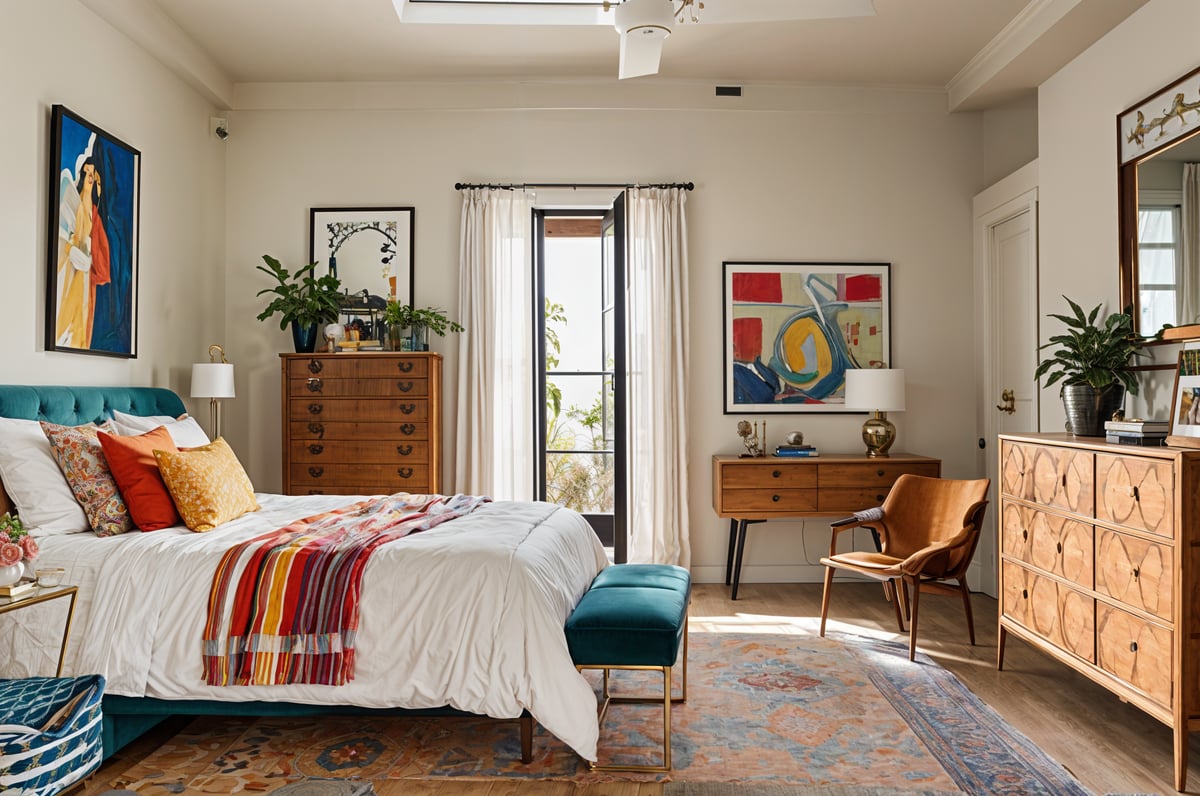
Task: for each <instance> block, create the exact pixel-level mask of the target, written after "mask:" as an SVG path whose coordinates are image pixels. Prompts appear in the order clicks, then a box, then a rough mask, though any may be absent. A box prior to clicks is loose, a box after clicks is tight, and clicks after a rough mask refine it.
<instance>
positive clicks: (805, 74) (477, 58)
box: [82, 0, 1146, 109]
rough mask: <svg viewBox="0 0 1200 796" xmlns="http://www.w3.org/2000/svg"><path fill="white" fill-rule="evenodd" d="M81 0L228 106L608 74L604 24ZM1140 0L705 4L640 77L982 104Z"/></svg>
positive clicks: (609, 43) (348, 3) (324, 0)
mask: <svg viewBox="0 0 1200 796" xmlns="http://www.w3.org/2000/svg"><path fill="white" fill-rule="evenodd" d="M724 1H725V2H736V0H724ZM82 2H84V3H85V4H86V5H88V6H89V7H91V8H92V9H93V10H94V11H96V12H97V13H98V14H100V15H101V16H102V17H104V18H106V19H107V20H108V21H109V22H110V23H112V24H113V25H114V26H115V27H117V28H118V29H121V30H123V31H124V32H126V33H127V34H128V35H130V36H131V38H134V40H135V41H139V42H140V43H142V44H143V45H144V46H146V47H147V49H149V50H150V51H151V52H152V53H155V55H156V56H158V57H159V58H160V59H161V60H164V61H165V62H168V65H169V66H171V67H172V68H174V69H176V71H180V72H181V73H187V74H185V77H189V79H192V80H193V81H197V80H198V81H199V82H200V83H203V84H204V88H205V89H206V91H207V92H208V93H209V95H210V96H212V97H213V98H214V99H215V101H216V102H217V103H218V104H224V105H229V106H231V104H232V96H231V94H232V92H231V91H230V87H232V86H235V85H236V84H239V83H297V82H342V81H356V82H357V81H440V80H448V81H475V80H488V81H491V80H513V79H524V80H572V79H588V80H603V81H608V80H611V81H613V82H616V73H617V51H618V40H619V37H618V35H617V33H616V31H615V30H613V29H612V28H609V27H597V26H579V27H573V26H572V27H567V26H536V27H515V26H496V25H431V24H402V23H401V22H400V21H399V19H398V18H397V15H396V11H395V9H394V7H393V5H392V0H82ZM1145 2H1146V0H875V9H876V15H875V16H873V17H855V18H847V19H818V20H807V21H795V22H771V23H742V24H710V25H705V24H704V22H703V11H701V12H700V18H701V21H700V23H699V24H696V25H691V24H689V25H683V26H678V27H677V28H676V30H675V32H674V33H673V34H672V35H671V37H670V38H669V39H668V40H667V41H666V43H665V46H664V50H663V56H662V66H661V71H660V73H659V75H657V76H649V77H642V78H636V79H635V82H640V81H672V80H687V81H711V82H712V83H714V84H746V83H805V84H813V83H820V84H839V85H846V84H852V85H865V86H888V87H916V88H934V89H939V90H943V89H944V90H947V91H948V92H949V93H950V95H951V102H950V105H951V108H952V109H954V108H957V107H961V108H970V107H981V106H986V105H988V104H996V103H997V102H1001V101H1006V100H1008V99H1011V98H1012V97H1014V96H1016V95H1019V94H1020V93H1022V92H1028V91H1029V90H1031V89H1032V88H1033V87H1035V86H1036V85H1037V84H1038V83H1039V82H1041V81H1042V80H1044V79H1045V78H1046V77H1048V76H1049V75H1050V74H1052V73H1053V72H1054V71H1055V70H1056V69H1058V68H1059V67H1060V66H1061V65H1062V64H1064V63H1066V62H1067V61H1069V60H1070V59H1071V58H1073V57H1074V56H1075V55H1077V54H1078V53H1079V52H1081V51H1082V50H1083V49H1084V48H1086V47H1087V46H1088V45H1090V44H1091V43H1092V42H1094V41H1095V40H1096V39H1097V38H1099V37H1100V36H1102V35H1103V34H1104V33H1106V32H1107V31H1108V30H1110V29H1111V28H1112V27H1114V26H1115V25H1116V24H1119V23H1120V21H1121V20H1123V19H1124V18H1125V17H1126V16H1128V15H1129V14H1130V13H1132V12H1133V11H1135V10H1136V9H1137V8H1138V7H1140V6H1141V5H1143V4H1144V3H1145ZM164 42H173V44H172V45H171V46H167V45H166V44H164ZM185 56H187V57H185ZM172 61H174V63H171V62H172Z"/></svg>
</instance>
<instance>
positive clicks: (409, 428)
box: [400, 423, 417, 437]
mask: <svg viewBox="0 0 1200 796" xmlns="http://www.w3.org/2000/svg"><path fill="white" fill-rule="evenodd" d="M416 430H417V427H416V426H414V425H413V424H412V423H405V424H404V425H402V426H400V433H401V434H403V435H404V436H406V437H411V436H412V435H413V432H415V431H416Z"/></svg>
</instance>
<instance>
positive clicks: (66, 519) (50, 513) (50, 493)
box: [0, 417, 90, 536]
mask: <svg viewBox="0 0 1200 796" xmlns="http://www.w3.org/2000/svg"><path fill="white" fill-rule="evenodd" d="M0 479H3V481H4V489H5V491H7V492H8V496H9V498H11V499H12V502H13V505H14V506H16V507H17V514H19V515H20V516H21V523H22V524H23V525H25V527H27V528H29V529H30V533H32V534H33V535H34V536H49V535H51V534H65V533H79V532H80V531H87V530H90V526H89V525H88V521H87V517H86V516H85V515H84V513H83V507H82V506H80V505H79V502H78V501H77V500H75V495H73V494H72V493H71V487H70V485H69V484H67V479H66V478H65V477H64V476H63V474H62V470H60V469H59V468H58V462H57V461H55V459H54V454H53V453H51V452H50V441H49V440H47V439H46V434H45V432H43V431H42V427H41V425H40V424H39V423H38V421H36V420H17V419H15V418H10V417H0Z"/></svg>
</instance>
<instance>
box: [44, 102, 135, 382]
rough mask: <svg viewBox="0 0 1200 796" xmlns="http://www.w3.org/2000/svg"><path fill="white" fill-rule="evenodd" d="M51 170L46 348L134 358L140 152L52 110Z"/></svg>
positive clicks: (55, 108) (62, 111)
mask: <svg viewBox="0 0 1200 796" xmlns="http://www.w3.org/2000/svg"><path fill="white" fill-rule="evenodd" d="M49 172H50V190H49V205H50V206H49V210H48V213H47V219H48V223H47V226H48V228H49V229H48V235H47V258H46V259H47V268H46V350H47V351H72V352H75V353H79V354H100V355H103V356H113V357H124V358H127V359H130V358H133V357H136V356H137V284H138V191H139V182H140V179H141V153H140V152H138V150H136V149H134V148H133V147H131V146H129V145H128V144H126V143H125V142H124V141H121V140H120V139H118V138H116V137H115V136H113V135H111V134H109V133H106V132H105V131H104V130H102V129H100V128H99V127H97V126H96V125H94V124H92V123H91V122H89V121H87V120H86V119H84V118H83V117H81V116H79V115H77V114H75V113H72V112H71V111H69V110H67V109H66V108H64V107H63V106H62V105H55V106H53V108H52V109H51V114H50V169H49Z"/></svg>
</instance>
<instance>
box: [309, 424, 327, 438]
mask: <svg viewBox="0 0 1200 796" xmlns="http://www.w3.org/2000/svg"><path fill="white" fill-rule="evenodd" d="M308 433H309V434H316V435H317V438H318V439H325V424H324V423H309V424H308Z"/></svg>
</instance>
